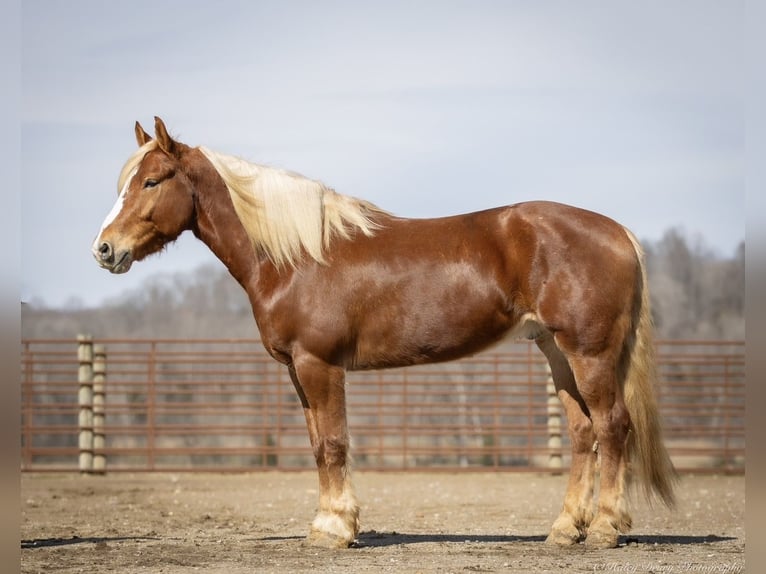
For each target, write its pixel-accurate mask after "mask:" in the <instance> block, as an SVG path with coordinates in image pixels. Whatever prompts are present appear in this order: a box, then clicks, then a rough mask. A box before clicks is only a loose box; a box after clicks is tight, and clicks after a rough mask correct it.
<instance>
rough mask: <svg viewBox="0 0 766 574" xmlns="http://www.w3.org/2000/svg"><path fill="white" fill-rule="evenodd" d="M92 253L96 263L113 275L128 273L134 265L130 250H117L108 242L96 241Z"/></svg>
mask: <svg viewBox="0 0 766 574" xmlns="http://www.w3.org/2000/svg"><path fill="white" fill-rule="evenodd" d="M91 251H92V252H93V257H95V259H96V262H97V263H98V264H99V265H100V266H101V267H103V268H104V269H107V270H109V271H110V272H111V273H118V274H119V273H126V272H127V271H128V270H129V269H130V266H131V265H133V255H132V253H131V252H130V249H115V247H114V246H113V245H112V244H111V243H109V242H108V241H101V242H99V241H98V240H96V242H95V243H94V244H93V248H92V250H91Z"/></svg>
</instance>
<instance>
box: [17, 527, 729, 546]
mask: <svg viewBox="0 0 766 574" xmlns="http://www.w3.org/2000/svg"><path fill="white" fill-rule="evenodd" d="M545 538H546V536H545V535H544V534H539V535H530V536H522V535H515V534H507V535H506V534H478V535H477V534H428V533H425V534H420V533H419V534H412V533H406V532H396V531H393V532H378V531H377V530H368V531H366V532H362V533H360V534H359V537H358V538H357V539H356V541H355V542H354V543H353V544H352V545H351V548H385V547H388V546H409V545H413V544H426V543H429V542H430V543H434V542H436V543H445V542H448V543H453V544H468V543H476V544H513V543H528V542H537V543H542V542H545ZM127 540H130V541H138V542H141V541H158V540H162V538H160V537H158V536H115V537H104V536H88V537H82V538H81V537H79V536H72V537H71V538H37V539H32V540H22V541H21V548H22V549H32V548H51V547H56V546H70V545H73V544H95V545H102V544H107V543H109V542H122V541H127ZM257 540H258V541H260V542H286V541H288V540H295V541H300V540H305V537H303V536H266V537H263V538H258V539H257ZM731 540H736V537H733V536H716V535H715V534H708V535H706V536H680V535H679V536H676V535H672V534H670V535H665V534H661V535H653V534H650V535H637V536H622V537H621V538H620V543H619V545H620V546H629V545H639V546H642V545H655V544H657V545H660V544H667V545H676V546H693V545H698V544H712V543H716V542H727V541H731Z"/></svg>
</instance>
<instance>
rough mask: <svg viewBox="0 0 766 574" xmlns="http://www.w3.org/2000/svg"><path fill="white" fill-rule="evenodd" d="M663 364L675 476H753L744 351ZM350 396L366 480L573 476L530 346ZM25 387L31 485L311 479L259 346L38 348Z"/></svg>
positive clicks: (364, 377) (25, 344) (293, 415)
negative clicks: (172, 475) (136, 474)
mask: <svg viewBox="0 0 766 574" xmlns="http://www.w3.org/2000/svg"><path fill="white" fill-rule="evenodd" d="M657 359H658V367H659V373H660V380H659V385H658V391H659V404H660V409H661V414H662V418H663V423H664V428H665V439H666V443H667V445H668V448H669V450H670V453H671V456H672V458H673V460H674V462H675V464H676V466H677V467H678V468H679V469H680V470H686V471H698V472H699V471H715V472H744V464H745V463H744V435H745V382H744V364H745V359H744V342H741V341H736V342H730V341H661V342H659V343H658V344H657ZM89 361H90V362H89ZM89 381H90V382H89ZM346 382H347V400H348V416H349V429H350V432H351V436H352V450H353V454H354V466H355V467H356V468H362V469H376V470H387V469H391V470H406V469H417V470H429V469H449V470H455V469H471V470H481V469H486V470H553V471H557V470H558V469H562V468H564V469H565V468H567V467H568V466H569V462H570V458H569V452H568V450H569V443H568V437H567V436H566V435H567V433H566V430H565V429H566V420H565V418H564V414H563V412H562V410H561V408H560V406H559V405H558V400H557V399H556V397H555V394H554V392H555V391H554V389H553V385H552V383H551V381H550V377H549V372H548V370H547V365H546V363H545V359H544V357H543V356H542V354H541V353H540V352H539V351H537V348H536V347H535V345H534V344H532V343H529V342H523V343H509V344H506V345H503V346H501V347H497V348H495V349H493V350H491V351H488V352H485V353H482V354H479V355H476V356H474V357H471V358H467V359H463V360H461V361H455V362H451V363H442V364H438V365H427V366H418V367H409V368H405V369H392V370H385V371H370V372H351V373H348V375H347V381H346ZM91 383H92V385H91ZM21 385H22V421H21V424H22V433H21V435H22V459H21V469H22V470H23V471H72V470H78V469H79V470H82V471H85V472H107V471H109V472H112V471H143V470H148V471H151V470H163V471H183V470H190V471H191V470H215V471H241V470H257V469H279V470H293V469H304V468H312V467H313V457H312V455H311V447H310V445H309V440H308V433H307V431H306V427H305V419H304V417H303V410H302V408H301V405H300V403H299V401H298V397H297V396H296V394H295V391H294V389H293V386H292V383H291V382H290V379H289V376H288V373H287V371H286V369H285V367H283V366H282V365H280V364H278V363H277V362H275V361H274V360H273V359H271V358H270V357H269V356H268V355H267V354H266V352H265V351H264V350H263V347H262V346H261V344H260V342H259V341H257V340H250V339H248V340H242V339H237V340H225V339H215V340H182V339H178V340H118V339H104V340H97V341H91V340H90V339H89V338H87V337H81V338H80V339H79V340H74V339H72V340H25V341H22V357H21Z"/></svg>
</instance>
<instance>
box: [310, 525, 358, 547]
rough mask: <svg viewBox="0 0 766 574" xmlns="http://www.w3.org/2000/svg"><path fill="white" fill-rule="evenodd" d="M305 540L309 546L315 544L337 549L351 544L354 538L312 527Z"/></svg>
mask: <svg viewBox="0 0 766 574" xmlns="http://www.w3.org/2000/svg"><path fill="white" fill-rule="evenodd" d="M306 542H308V543H309V544H310V545H311V546H317V547H319V548H332V549H337V548H348V547H349V546H351V544H353V543H354V540H353V539H351V540H349V539H347V538H344V537H343V536H337V535H335V534H330V533H328V532H324V531H322V530H317V529H316V528H312V529H311V531H310V532H309V535H308V537H307V538H306Z"/></svg>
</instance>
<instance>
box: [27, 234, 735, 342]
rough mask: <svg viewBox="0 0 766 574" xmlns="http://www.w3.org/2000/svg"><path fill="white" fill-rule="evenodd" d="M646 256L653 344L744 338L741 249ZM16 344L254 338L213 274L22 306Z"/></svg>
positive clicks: (700, 246)
mask: <svg viewBox="0 0 766 574" xmlns="http://www.w3.org/2000/svg"><path fill="white" fill-rule="evenodd" d="M644 248H645V249H646V252H647V264H648V269H649V282H650V289H651V293H652V303H653V312H654V318H655V324H656V330H657V336H658V337H660V338H670V339H674V338H695V339H744V338H745V316H744V302H745V245H744V243H742V244H741V245H740V247H739V249H738V250H737V252H736V253H735V254H733V256H732V257H730V258H721V257H717V256H715V255H713V254H712V253H711V252H710V250H709V249H707V248H706V247H705V245H704V243H702V242H701V241H697V242H695V243H693V244H690V241H689V240H688V239H687V238H686V237H684V235H683V234H681V233H680V232H678V231H677V230H675V229H672V230H670V231H668V232H667V233H666V234H665V236H664V237H663V238H662V239H661V240H660V241H658V242H656V243H649V242H645V243H644ZM21 329H22V337H24V338H71V337H74V336H76V335H77V334H78V333H89V334H92V335H93V336H94V337H100V338H149V337H158V338H227V337H247V338H252V337H257V336H258V332H257V329H256V325H255V321H254V320H253V316H252V312H251V310H250V303H249V301H248V300H247V297H246V295H245V293H244V291H243V290H242V289H241V288H240V286H239V285H238V284H237V283H236V282H235V281H234V279H232V278H231V276H229V274H228V273H227V272H226V271H225V270H223V269H222V268H221V267H220V266H210V265H207V266H203V267H200V268H198V269H197V270H195V271H193V272H190V273H179V274H172V275H160V276H157V277H155V278H153V279H151V280H149V281H146V282H145V283H144V285H142V287H141V288H140V289H139V290H136V291H133V292H129V293H127V294H125V295H123V296H121V297H120V298H119V301H115V302H112V303H108V304H106V305H104V306H102V307H100V308H94V309H48V308H45V307H44V306H32V305H29V304H23V305H22V311H21Z"/></svg>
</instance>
